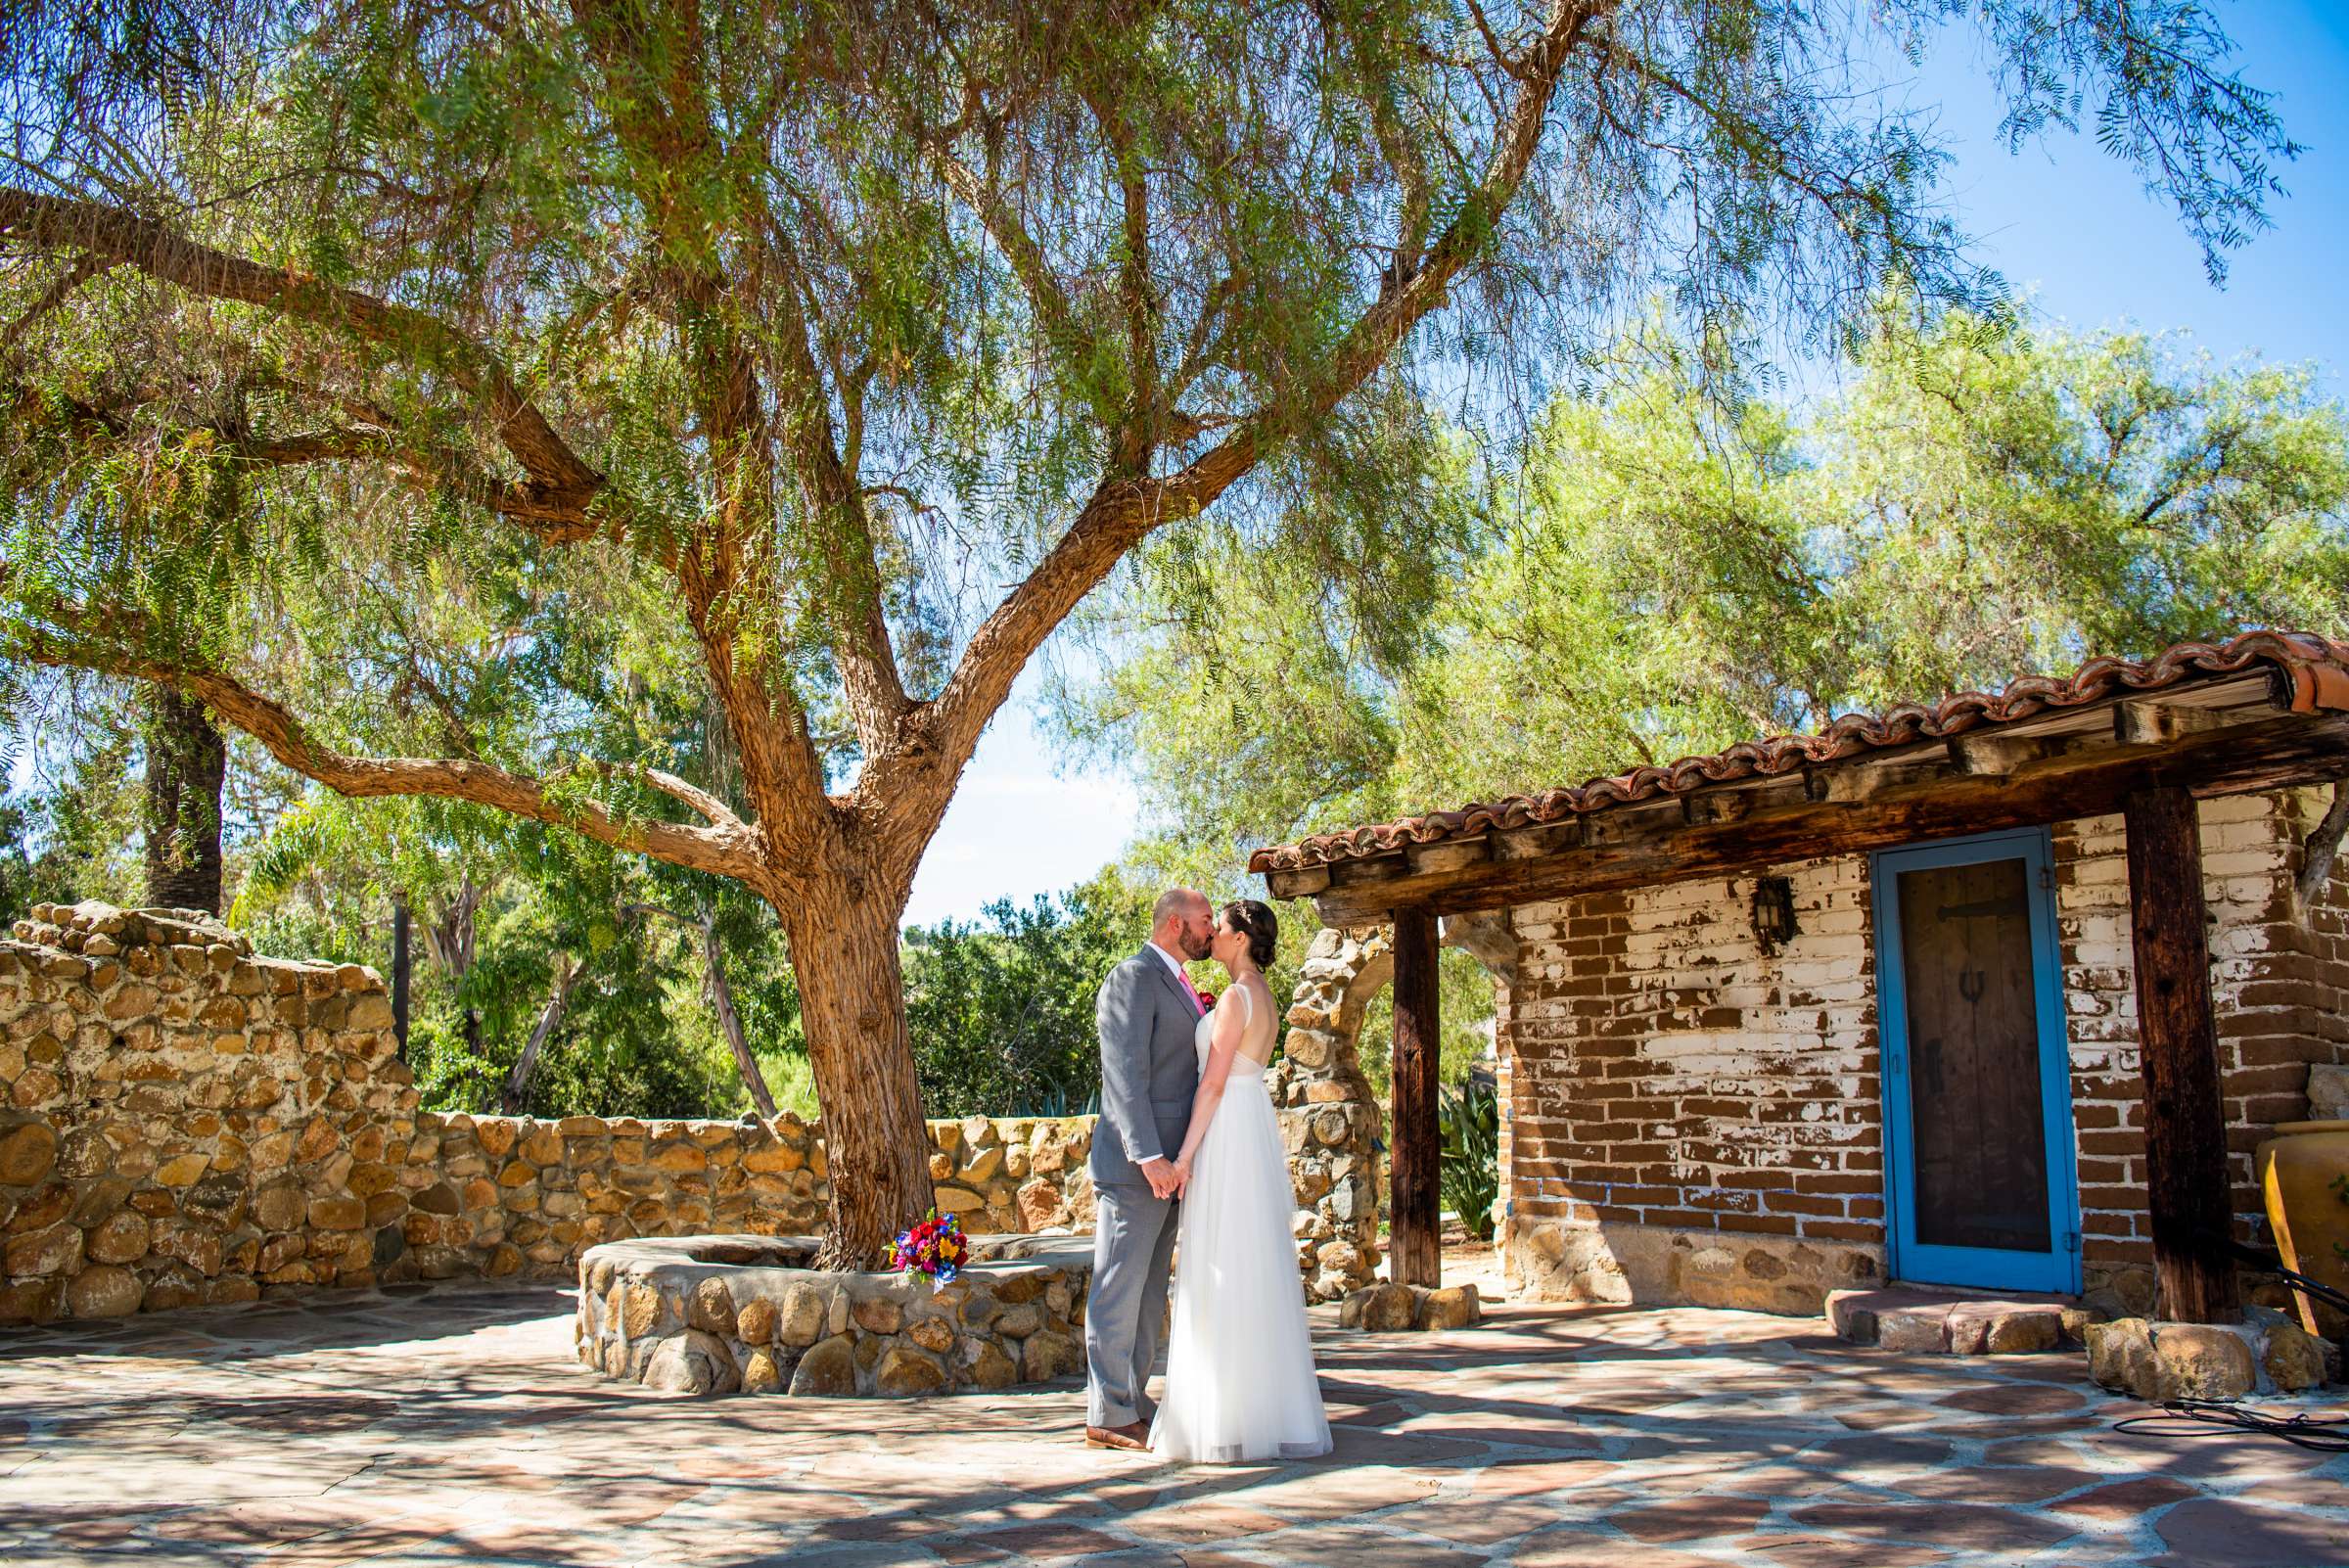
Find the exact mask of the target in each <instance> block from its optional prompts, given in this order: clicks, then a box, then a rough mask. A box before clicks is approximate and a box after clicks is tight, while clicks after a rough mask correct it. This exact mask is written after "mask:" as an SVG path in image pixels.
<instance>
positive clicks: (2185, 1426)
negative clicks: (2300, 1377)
mask: <svg viewBox="0 0 2349 1568" xmlns="http://www.w3.org/2000/svg"><path fill="white" fill-rule="evenodd" d="M2112 1429H2113V1430H2114V1431H2115V1432H2131V1433H2135V1434H2137V1435H2139V1436H2142V1437H2159V1438H2207V1437H2241V1436H2242V1435H2243V1434H2245V1433H2252V1434H2256V1435H2257V1436H2260V1437H2272V1438H2281V1439H2282V1440H2283V1441H2284V1442H2286V1443H2289V1444H2291V1445H2292V1446H2293V1447H2294V1448H2300V1449H2314V1450H2315V1451H2316V1452H2318V1453H2349V1416H2339V1415H2333V1416H2316V1415H2263V1414H2261V1413H2260V1412H2259V1411H2257V1410H2246V1409H2243V1408H2241V1407H2237V1406H2234V1405H2223V1404H2221V1403H2219V1402H2218V1401H2216V1400H2171V1401H2169V1402H2168V1403H2166V1404H2164V1405H2163V1406H2162V1407H2161V1413H2160V1414H2159V1415H2133V1416H2130V1417H2129V1418H2128V1419H2127V1420H2125V1421H2115V1422H2114V1423H2113V1424H2112Z"/></svg>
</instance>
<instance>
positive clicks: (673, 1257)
mask: <svg viewBox="0 0 2349 1568" xmlns="http://www.w3.org/2000/svg"><path fill="white" fill-rule="evenodd" d="M972 1252H973V1254H974V1256H973V1259H972V1262H971V1264H970V1266H969V1267H967V1268H964V1269H963V1270H962V1273H961V1276H960V1277H959V1278H957V1279H955V1280H954V1281H953V1282H952V1283H950V1284H947V1285H944V1286H940V1287H934V1286H933V1285H932V1284H931V1283H930V1281H928V1280H926V1279H921V1278H907V1277H903V1276H899V1275H896V1274H843V1273H819V1272H816V1271H814V1270H813V1269H811V1268H809V1267H808V1264H809V1263H810V1261H811V1260H812V1256H813V1253H814V1247H813V1244H812V1243H809V1242H797V1243H795V1242H762V1241H745V1240H743V1239H741V1238H739V1237H726V1238H711V1237H701V1238H696V1239H668V1240H638V1241H622V1242H614V1243H613V1244H611V1245H609V1246H604V1247H598V1248H595V1249H593V1250H592V1251H590V1252H589V1253H587V1254H586V1256H585V1257H583V1258H581V1259H580V1261H579V1285H580V1290H579V1308H578V1315H577V1326H576V1340H577V1345H578V1356H579V1360H581V1361H582V1362H583V1363H585V1364H586V1365H588V1366H592V1367H594V1368H595V1369H596V1370H598V1371H600V1372H602V1373H603V1374H604V1375H605V1376H607V1377H615V1378H624V1379H627V1380H629V1381H632V1382H638V1383H643V1384H646V1385H648V1386H650V1387H653V1388H658V1389H665V1390H667V1391H668V1392H670V1393H677V1394H736V1393H741V1394H775V1393H784V1392H788V1393H792V1394H799V1395H819V1396H827V1397H834V1398H838V1397H842V1396H847V1395H879V1396H883V1397H891V1396H901V1395H913V1394H936V1393H940V1392H943V1391H945V1390H948V1389H987V1390H994V1389H1004V1388H1009V1387H1011V1386H1012V1385H1014V1384H1016V1383H1048V1382H1050V1381H1051V1380H1052V1379H1054V1378H1056V1377H1059V1376H1060V1375H1062V1374H1063V1373H1065V1372H1072V1371H1076V1370H1078V1369H1079V1368H1080V1367H1082V1364H1083V1360H1084V1326H1083V1325H1084V1303H1085V1295H1086V1291H1087V1288H1088V1287H1089V1285H1090V1282H1091V1275H1092V1261H1093V1260H1092V1248H1091V1246H1090V1244H1089V1243H1088V1242H1087V1240H1086V1238H1084V1237H1082V1236H1062V1237H1053V1236H1036V1237H1028V1236H1019V1237H998V1236H990V1237H984V1238H981V1239H980V1240H979V1241H977V1242H976V1243H975V1244H974V1245H973V1248H972Z"/></svg>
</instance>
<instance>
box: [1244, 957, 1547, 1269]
mask: <svg viewBox="0 0 2349 1568" xmlns="http://www.w3.org/2000/svg"><path fill="white" fill-rule="evenodd" d="M1442 940H1443V945H1446V946H1456V947H1462V948H1465V949H1466V950H1467V951H1469V952H1471V953H1473V954H1475V956H1476V958H1477V959H1478V961H1479V962H1481V963H1482V964H1484V966H1485V968H1486V969H1487V970H1488V971H1490V972H1491V973H1492V975H1493V977H1494V984H1495V988H1496V992H1497V994H1496V996H1495V1003H1496V1016H1497V1017H1500V1018H1503V1019H1505V1018H1506V1017H1507V1013H1508V991H1507V988H1508V987H1509V985H1510V984H1511V983H1512V982H1514V981H1515V979H1516V974H1517V938H1516V933H1515V932H1514V931H1512V930H1511V929H1510V927H1509V924H1508V919H1507V916H1506V915H1505V914H1490V915H1479V916H1472V917H1467V918H1459V917H1454V918H1451V919H1448V920H1446V921H1445V922H1444V931H1443V939H1442ZM1394 978H1395V945H1394V932H1393V928H1392V927H1389V926H1386V925H1383V924H1382V925H1367V926H1347V927H1324V928H1322V930H1321V931H1320V932H1318V933H1317V934H1315V936H1314V938H1313V945H1311V946H1310V947H1308V948H1307V949H1306V956H1305V964H1304V966H1303V968H1302V969H1301V970H1300V971H1299V973H1298V980H1297V990H1296V992H1295V994H1294V996H1293V997H1292V998H1291V1001H1290V1005H1289V1015H1288V1016H1289V1033H1288V1039H1287V1043H1286V1045H1285V1046H1284V1048H1283V1051H1282V1056H1281V1061H1280V1064H1279V1065H1278V1067H1276V1068H1275V1069H1274V1071H1273V1075H1272V1079H1273V1082H1272V1092H1273V1100H1274V1103H1275V1104H1276V1105H1278V1106H1279V1107H1280V1122H1281V1136H1282V1140H1283V1143H1284V1145H1285V1146H1286V1148H1287V1151H1288V1161H1289V1179H1290V1181H1291V1183H1292V1184H1293V1186H1294V1188H1295V1190H1296V1195H1297V1196H1296V1202H1297V1221H1296V1235H1297V1266H1298V1268H1299V1270H1300V1271H1301V1272H1302V1273H1303V1274H1304V1275H1305V1287H1306V1298H1307V1299H1308V1300H1309V1301H1336V1300H1338V1299H1340V1298H1342V1297H1344V1296H1345V1295H1346V1294H1348V1293H1349V1292H1350V1291H1354V1290H1358V1289H1359V1288H1360V1287H1362V1286H1364V1285H1367V1284H1369V1283H1370V1282H1371V1281H1372V1279H1373V1278H1374V1277H1375V1273H1376V1270H1377V1268H1378V1264H1379V1256H1380V1254H1379V1245H1378V1201H1379V1194H1380V1193H1381V1192H1382V1191H1383V1190H1385V1185H1386V1171H1385V1169H1384V1164H1383V1160H1382V1158H1381V1156H1380V1154H1379V1152H1378V1145H1377V1139H1378V1133H1379V1129H1380V1126H1381V1125H1382V1123H1383V1121H1384V1117H1383V1114H1382V1112H1381V1109H1380V1104H1379V1098H1378V1094H1377V1093H1376V1091H1375V1090H1373V1089H1372V1088H1371V1086H1370V1081H1369V1080H1368V1079H1367V1078H1366V1077H1364V1076H1363V1073H1362V1064H1361V1056H1360V1049H1359V1041H1360V1036H1361V1029H1362V1018H1363V1016H1364V1014H1366V1013H1367V1012H1368V1011H1369V1007H1370V1003H1371V1001H1372V1000H1373V999H1374V998H1376V997H1377V995H1378V993H1379V992H1382V991H1384V990H1386V988H1387V986H1388V985H1389V983H1391V982H1392V981H1393V980H1394ZM1501 1056H1502V1060H1503V1063H1504V1066H1503V1075H1504V1077H1503V1083H1504V1089H1503V1093H1504V1104H1505V1092H1506V1090H1505V1082H1506V1078H1505V1075H1506V1067H1505V1062H1506V1057H1507V1052H1506V1050H1505V1048H1504V1049H1503V1051H1502V1052H1501Z"/></svg>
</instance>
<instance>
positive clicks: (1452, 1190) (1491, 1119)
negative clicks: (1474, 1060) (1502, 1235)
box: [1436, 1076, 1500, 1241]
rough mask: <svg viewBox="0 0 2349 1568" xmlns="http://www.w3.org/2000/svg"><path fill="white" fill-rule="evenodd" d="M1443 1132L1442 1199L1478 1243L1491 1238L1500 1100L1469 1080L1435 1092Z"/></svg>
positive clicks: (1497, 1171)
mask: <svg viewBox="0 0 2349 1568" xmlns="http://www.w3.org/2000/svg"><path fill="white" fill-rule="evenodd" d="M1436 1115H1437V1120H1438V1122H1439V1123H1440V1124H1441V1126H1442V1128H1443V1130H1444V1171H1443V1183H1444V1201H1445V1203H1446V1204H1448V1205H1450V1207H1451V1211H1452V1212H1453V1213H1454V1214H1457V1215H1458V1216H1459V1217H1460V1223H1461V1224H1462V1225H1464V1226H1466V1227H1467V1230H1468V1233H1469V1234H1470V1235H1472V1236H1474V1237H1476V1238H1477V1239H1478V1240H1479V1241H1490V1240H1492V1239H1493V1200H1494V1199H1495V1198H1497V1197H1498V1196H1499V1195H1500V1100H1499V1098H1498V1096H1497V1095H1496V1094H1495V1093H1494V1092H1493V1086H1492V1085H1491V1084H1486V1083H1483V1082H1481V1081H1480V1080H1478V1079H1477V1078H1475V1077H1473V1076H1471V1077H1469V1078H1465V1079H1463V1080H1461V1081H1460V1083H1459V1084H1458V1086H1456V1087H1452V1086H1449V1085H1448V1086H1445V1087H1442V1088H1439V1089H1438V1090H1437V1091H1436Z"/></svg>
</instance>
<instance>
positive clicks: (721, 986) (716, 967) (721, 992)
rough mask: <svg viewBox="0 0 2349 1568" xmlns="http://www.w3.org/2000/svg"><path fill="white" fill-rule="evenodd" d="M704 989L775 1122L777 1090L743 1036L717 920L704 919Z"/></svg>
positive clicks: (748, 1081) (737, 1060) (756, 1097)
mask: <svg viewBox="0 0 2349 1568" xmlns="http://www.w3.org/2000/svg"><path fill="white" fill-rule="evenodd" d="M702 989H703V990H704V991H706V992H709V994H710V1007H711V1010H712V1011H713V1012H714V1013H716V1014H717V1027H718V1029H719V1030H720V1031H721V1032H722V1033H723V1034H724V1035H725V1037H726V1048H727V1049H728V1050H730V1051H732V1052H733V1053H734V1067H735V1070H736V1071H737V1072H739V1073H741V1074H742V1082H743V1084H744V1086H745V1087H747V1088H748V1089H749V1090H750V1091H751V1098H752V1100H753V1101H755V1102H756V1103H757V1104H758V1107H759V1114H760V1116H763V1117H765V1118H767V1119H768V1120H769V1121H772V1120H773V1119H774V1115H775V1096H774V1091H773V1090H771V1089H769V1088H768V1087H767V1086H766V1075H765V1074H764V1073H761V1072H760V1071H759V1058H758V1057H756V1056H753V1055H752V1054H751V1042H750V1041H749V1040H747V1039H745V1038H743V1037H742V1017H741V1015H740V1014H738V1013H736V1012H735V1011H734V991H733V988H732V987H730V986H728V985H727V984H726V954H725V948H724V946H723V945H721V944H720V943H719V942H718V940H717V922H716V921H715V920H704V921H703V922H702Z"/></svg>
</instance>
